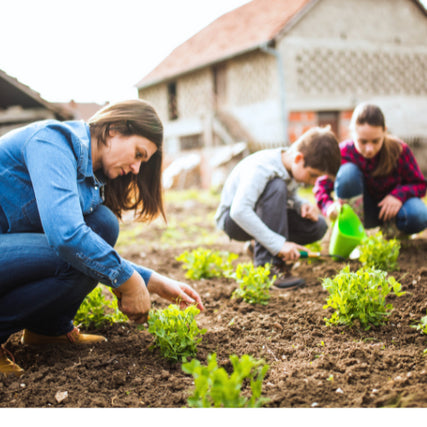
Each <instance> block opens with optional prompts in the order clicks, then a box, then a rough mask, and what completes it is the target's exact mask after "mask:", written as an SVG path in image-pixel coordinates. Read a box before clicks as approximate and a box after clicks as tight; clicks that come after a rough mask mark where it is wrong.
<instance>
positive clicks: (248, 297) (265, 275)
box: [230, 263, 276, 305]
mask: <svg viewBox="0 0 427 427" xmlns="http://www.w3.org/2000/svg"><path fill="white" fill-rule="evenodd" d="M230 277H232V278H234V279H235V280H236V281H237V283H238V284H239V287H238V288H237V289H236V290H235V291H234V292H233V295H232V297H233V298H243V300H244V301H246V302H248V303H249V304H262V305H267V304H268V301H269V300H270V288H271V287H272V286H273V283H274V281H275V280H276V276H273V277H270V265H269V264H265V266H259V267H254V266H253V264H252V263H247V264H238V265H237V267H236V271H235V273H234V274H232V275H231V276H230Z"/></svg>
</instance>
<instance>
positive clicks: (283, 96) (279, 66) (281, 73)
mask: <svg viewBox="0 0 427 427" xmlns="http://www.w3.org/2000/svg"><path fill="white" fill-rule="evenodd" d="M260 49H261V50H262V51H263V52H265V53H268V54H270V55H273V56H274V57H275V58H276V63H277V72H278V77H279V90H280V109H281V111H282V126H283V140H284V143H285V145H288V113H287V110H286V93H285V91H286V88H285V70H284V67H283V61H282V55H281V53H280V52H279V51H278V50H277V49H274V48H272V47H270V46H268V44H267V43H266V44H263V45H261V46H260Z"/></svg>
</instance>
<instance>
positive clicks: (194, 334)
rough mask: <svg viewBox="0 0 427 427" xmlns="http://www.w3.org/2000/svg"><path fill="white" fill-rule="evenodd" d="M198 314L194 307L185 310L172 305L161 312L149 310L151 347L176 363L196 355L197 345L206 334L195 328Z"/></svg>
mask: <svg viewBox="0 0 427 427" xmlns="http://www.w3.org/2000/svg"><path fill="white" fill-rule="evenodd" d="M199 313H200V310H199V309H198V308H197V307H196V306H194V305H191V306H189V307H187V308H186V309H185V310H180V309H179V308H178V306H176V305H173V304H171V305H169V307H168V308H165V309H163V310H160V309H154V310H150V313H149V317H148V332H150V333H151V334H152V335H153V336H154V344H153V346H154V347H157V348H158V349H159V351H160V354H161V355H162V356H163V357H165V358H166V359H168V360H170V361H173V362H178V361H180V360H182V358H183V357H190V356H194V355H195V354H196V353H197V345H198V344H199V343H200V341H201V340H202V335H204V334H205V333H206V329H199V327H198V326H197V323H196V320H195V317H196V316H197V315H198V314H199Z"/></svg>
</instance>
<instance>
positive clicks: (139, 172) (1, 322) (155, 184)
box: [0, 100, 203, 375]
mask: <svg viewBox="0 0 427 427" xmlns="http://www.w3.org/2000/svg"><path fill="white" fill-rule="evenodd" d="M162 141H163V126H162V124H161V122H160V120H159V118H158V116H157V114H156V112H155V111H154V109H153V107H152V106H151V105H149V104H148V103H146V102H144V101H141V100H130V101H124V102H119V103H116V104H112V105H109V106H107V107H105V108H103V109H101V110H100V111H99V112H98V113H96V114H95V115H94V116H93V117H92V118H91V119H90V120H89V122H88V123H84V122H82V121H69V122H58V121H55V120H47V121H42V122H36V123H33V124H30V125H28V126H26V127H23V128H20V129H16V130H14V131H11V132H9V133H8V134H6V135H4V136H3V137H2V138H0V344H1V345H2V347H0V372H3V373H5V374H9V373H14V374H17V375H19V374H21V373H22V369H21V368H20V367H19V366H18V365H16V364H15V363H14V362H12V361H11V360H10V359H9V358H8V356H7V354H6V352H7V350H6V349H4V346H3V344H4V343H6V341H7V339H8V338H9V336H10V335H11V334H13V333H15V332H18V331H20V330H24V333H23V337H22V342H23V343H24V344H30V345H31V344H45V343H67V342H73V343H77V344H84V343H93V342H97V341H105V338H104V337H101V336H98V335H85V334H81V333H80V332H79V331H78V329H77V328H75V327H74V325H73V322H72V320H73V318H74V316H75V314H76V312H77V310H78V308H79V306H80V304H81V303H82V301H83V299H84V298H85V296H86V295H87V294H88V293H89V292H91V291H92V290H93V289H94V288H95V286H96V285H97V283H98V282H101V283H103V284H105V285H107V286H110V287H111V288H113V292H114V293H115V294H116V295H117V296H118V298H119V308H120V310H121V311H122V312H123V313H124V314H126V315H127V316H128V317H129V319H131V320H133V321H135V322H136V323H143V322H144V321H145V320H146V319H147V313H148V311H149V309H150V293H156V294H158V295H160V296H161V297H163V298H165V299H166V300H168V301H171V302H174V303H180V304H181V307H185V306H187V305H189V304H197V306H198V308H199V309H201V310H203V304H202V302H201V299H200V297H199V295H198V294H197V292H195V291H194V290H193V289H192V288H191V287H190V286H188V285H186V284H184V283H180V282H177V281H174V280H172V279H169V278H167V277H164V276H161V275H160V274H158V273H156V272H154V271H151V270H149V269H147V268H145V267H142V266H138V265H135V264H133V263H131V262H129V261H127V260H125V259H123V258H121V257H120V255H119V254H118V253H117V252H116V251H115V250H114V249H113V246H114V244H115V242H116V240H117V237H118V232H119V226H118V220H117V218H121V216H122V213H123V212H124V211H128V210H133V211H134V212H135V215H136V218H137V219H139V220H143V221H148V220H152V219H153V218H155V217H156V216H158V215H159V214H160V215H162V216H163V217H165V214H164V210H163V202H162V188H161V163H162Z"/></svg>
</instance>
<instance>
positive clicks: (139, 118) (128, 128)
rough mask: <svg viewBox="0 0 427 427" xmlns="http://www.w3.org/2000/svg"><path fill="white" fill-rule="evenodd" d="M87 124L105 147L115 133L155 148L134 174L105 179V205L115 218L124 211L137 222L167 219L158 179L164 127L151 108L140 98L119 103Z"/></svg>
mask: <svg viewBox="0 0 427 427" xmlns="http://www.w3.org/2000/svg"><path fill="white" fill-rule="evenodd" d="M88 123H89V127H90V132H91V136H92V138H93V139H95V140H96V141H97V143H98V144H104V145H106V144H107V138H108V137H109V135H110V131H111V130H114V131H116V132H118V133H120V134H121V135H123V136H131V135H139V136H142V137H144V138H147V139H148V140H149V141H151V142H153V143H154V144H155V145H156V147H157V151H156V152H155V153H154V154H153V155H152V156H151V158H150V160H149V161H148V162H146V163H144V162H143V163H141V167H140V169H139V173H138V174H137V175H134V174H128V175H124V176H119V177H117V178H115V179H108V178H107V182H106V184H105V191H104V203H105V205H106V206H108V207H109V208H110V209H111V210H112V211H113V212H114V213H115V214H116V215H117V217H118V218H121V217H122V213H123V211H129V210H133V211H134V212H135V218H136V219H137V220H139V221H150V220H152V219H154V218H155V217H157V216H158V215H159V214H161V215H162V217H163V218H164V219H166V216H165V212H164V207H163V197H162V192H163V191H162V180H161V173H162V158H163V155H162V144H163V125H162V122H161V121H160V119H159V117H158V115H157V113H156V111H155V110H154V108H153V107H152V106H151V105H150V104H149V103H148V102H146V101H143V100H140V99H135V100H129V101H121V102H117V103H114V104H111V105H108V106H106V107H104V108H102V109H101V110H99V111H98V112H97V113H96V114H95V115H94V116H92V117H91V118H90V119H89V122H88Z"/></svg>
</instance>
